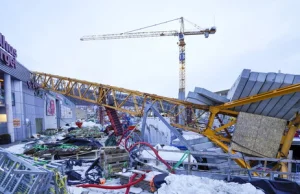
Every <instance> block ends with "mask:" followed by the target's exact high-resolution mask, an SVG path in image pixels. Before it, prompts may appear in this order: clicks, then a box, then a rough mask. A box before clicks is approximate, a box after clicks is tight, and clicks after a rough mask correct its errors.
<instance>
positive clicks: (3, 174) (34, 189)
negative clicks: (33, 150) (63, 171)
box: [0, 149, 59, 194]
mask: <svg viewBox="0 0 300 194" xmlns="http://www.w3.org/2000/svg"><path fill="white" fill-rule="evenodd" d="M47 166H48V168H47ZM51 167H52V168H55V167H56V166H53V165H51V164H47V165H45V166H44V167H41V166H39V164H38V161H35V160H34V159H30V158H21V157H18V156H16V155H13V154H11V153H9V152H6V151H4V150H1V149H0V193H5V194H19V193H22V194H26V193H30V194H31V193H32V194H35V193H41V194H42V193H49V191H50V188H57V187H58V186H57V182H56V181H55V173H54V172H53V170H52V169H50V168H51ZM57 169H59V168H57Z"/></svg>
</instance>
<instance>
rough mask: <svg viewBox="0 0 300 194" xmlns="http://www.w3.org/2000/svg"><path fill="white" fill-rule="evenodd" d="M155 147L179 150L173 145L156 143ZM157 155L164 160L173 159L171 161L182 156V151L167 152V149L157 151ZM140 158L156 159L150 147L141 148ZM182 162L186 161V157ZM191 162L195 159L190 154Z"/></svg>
mask: <svg viewBox="0 0 300 194" xmlns="http://www.w3.org/2000/svg"><path fill="white" fill-rule="evenodd" d="M154 148H155V149H164V150H179V149H178V148H176V147H174V146H164V147H161V146H160V145H156V146H155V147H154ZM158 155H159V156H160V157H161V158H162V159H164V160H173V161H179V160H180V159H181V157H182V156H183V153H176V152H167V151H158ZM141 157H142V158H145V159H146V158H147V159H153V160H154V159H156V156H155V154H154V152H153V151H152V150H150V149H147V150H143V151H142V153H141ZM184 162H188V158H186V159H185V160H184ZM191 162H194V163H195V162H196V159H195V158H194V157H193V156H191Z"/></svg>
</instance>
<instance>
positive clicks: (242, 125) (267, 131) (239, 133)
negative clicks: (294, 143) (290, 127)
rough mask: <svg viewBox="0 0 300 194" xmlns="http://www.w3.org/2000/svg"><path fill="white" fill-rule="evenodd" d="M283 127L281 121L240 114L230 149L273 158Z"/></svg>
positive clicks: (283, 121) (284, 124)
mask: <svg viewBox="0 0 300 194" xmlns="http://www.w3.org/2000/svg"><path fill="white" fill-rule="evenodd" d="M285 127H286V121H285V120H283V119H278V118H273V117H267V116H262V115H255V114H249V113H244V112H240V114H239V116H238V118H237V123H236V128H235V131H234V133H233V137H232V140H233V141H232V143H231V146H232V149H233V150H236V151H239V152H243V153H246V154H250V155H254V156H260V157H270V158H275V157H276V154H277V152H278V148H279V145H280V141H281V136H282V134H283V131H284V130H285Z"/></svg>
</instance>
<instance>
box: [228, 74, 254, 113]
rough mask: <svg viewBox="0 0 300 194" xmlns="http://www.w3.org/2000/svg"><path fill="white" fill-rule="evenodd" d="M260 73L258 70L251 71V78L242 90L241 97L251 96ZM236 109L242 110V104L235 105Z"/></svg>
mask: <svg viewBox="0 0 300 194" xmlns="http://www.w3.org/2000/svg"><path fill="white" fill-rule="evenodd" d="M258 74H259V73H256V72H251V73H250V76H249V79H248V80H247V83H246V85H245V87H244V89H243V91H242V94H241V96H240V98H245V97H247V96H249V94H250V92H251V91H252V88H253V86H254V85H255V83H256V80H257V77H258ZM234 110H236V111H240V110H241V106H239V107H235V108H234Z"/></svg>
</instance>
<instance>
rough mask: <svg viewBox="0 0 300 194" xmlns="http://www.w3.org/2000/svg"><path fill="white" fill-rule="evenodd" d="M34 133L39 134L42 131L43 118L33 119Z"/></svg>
mask: <svg viewBox="0 0 300 194" xmlns="http://www.w3.org/2000/svg"><path fill="white" fill-rule="evenodd" d="M35 126H36V133H37V134H41V133H42V131H43V118H35Z"/></svg>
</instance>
